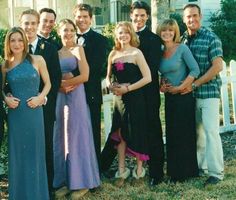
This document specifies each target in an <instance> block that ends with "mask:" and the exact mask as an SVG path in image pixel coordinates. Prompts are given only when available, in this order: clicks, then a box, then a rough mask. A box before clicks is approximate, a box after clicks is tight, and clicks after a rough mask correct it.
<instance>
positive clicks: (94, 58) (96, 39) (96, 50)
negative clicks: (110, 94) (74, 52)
mask: <svg viewBox="0 0 236 200" xmlns="http://www.w3.org/2000/svg"><path fill="white" fill-rule="evenodd" d="M83 37H84V38H85V41H84V44H83V47H84V51H85V56H86V59H87V62H88V65H89V80H88V81H87V82H86V83H85V84H84V85H85V92H86V99H87V103H88V104H92V103H98V104H101V103H102V89H101V78H102V68H103V66H104V64H105V63H106V59H107V54H108V42H107V39H106V37H104V36H103V35H101V34H99V33H97V32H96V31H94V30H92V29H90V30H89V32H87V33H86V34H85V36H83Z"/></svg>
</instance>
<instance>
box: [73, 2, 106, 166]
mask: <svg viewBox="0 0 236 200" xmlns="http://www.w3.org/2000/svg"><path fill="white" fill-rule="evenodd" d="M73 14H74V19H75V23H76V26H77V27H78V34H77V35H78V39H77V43H78V44H80V45H82V46H83V47H84V51H85V55H86V59H87V61H88V64H89V80H88V82H86V83H85V93H86V99H87V103H88V105H89V108H90V114H91V122H92V128H93V138H94V145H95V151H96V155H97V160H98V164H99V168H100V154H101V104H102V89H101V78H102V67H103V65H104V64H105V62H106V58H107V52H108V43H107V39H106V38H105V37H104V36H102V35H101V34H99V33H97V32H95V31H94V30H92V29H91V27H90V26H91V23H92V8H91V6H90V5H88V4H78V5H76V6H75V8H74V12H73Z"/></svg>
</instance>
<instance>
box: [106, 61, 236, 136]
mask: <svg viewBox="0 0 236 200" xmlns="http://www.w3.org/2000/svg"><path fill="white" fill-rule="evenodd" d="M220 76H221V79H222V87H221V109H220V116H221V125H220V133H224V132H229V131H236V61H234V60H231V61H230V63H229V66H228V67H226V63H225V62H224V66H223V71H222V72H221V73H220ZM102 86H103V88H104V87H105V81H103V82H102ZM112 102H113V95H112V94H105V95H103V112H104V129H105V135H106V137H107V136H108V134H109V132H110V128H111V123H112V113H111V112H112ZM161 117H164V116H161Z"/></svg>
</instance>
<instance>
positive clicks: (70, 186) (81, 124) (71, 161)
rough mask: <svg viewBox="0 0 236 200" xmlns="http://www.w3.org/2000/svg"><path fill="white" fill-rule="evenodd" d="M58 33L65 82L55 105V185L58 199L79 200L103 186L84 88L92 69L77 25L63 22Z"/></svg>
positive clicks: (68, 21) (67, 20) (67, 21)
mask: <svg viewBox="0 0 236 200" xmlns="http://www.w3.org/2000/svg"><path fill="white" fill-rule="evenodd" d="M58 33H59V35H60V36H61V40H62V44H63V47H62V48H61V49H60V50H59V58H60V65H61V70H62V73H63V75H62V77H63V80H62V83H61V88H60V91H59V93H58V96H57V105H56V123H55V127H54V182H53V184H54V187H55V188H59V189H58V190H57V191H56V198H63V197H64V196H65V195H67V194H69V193H71V199H78V198H79V197H81V196H83V195H84V194H86V193H87V192H88V189H91V188H95V187H98V186H99V185H100V177H99V170H98V164H97V160H96V154H95V149H94V144H93V135H92V127H91V120H90V112H89V108H88V105H87V103H86V98H85V91H84V85H83V83H84V82H86V81H87V80H88V75H89V67H88V63H87V61H86V57H85V54H84V50H83V47H82V46H78V45H76V43H75V34H76V26H75V24H74V23H73V22H72V21H71V20H69V19H63V20H61V21H60V23H59V28H58ZM77 67H78V68H79V72H80V74H79V75H78V76H75V77H73V75H72V73H71V72H72V71H73V70H75V69H76V68H77Z"/></svg>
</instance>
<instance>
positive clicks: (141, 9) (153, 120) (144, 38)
mask: <svg viewBox="0 0 236 200" xmlns="http://www.w3.org/2000/svg"><path fill="white" fill-rule="evenodd" d="M150 13H151V9H150V7H149V6H148V5H147V4H146V3H145V2H142V1H135V2H134V3H133V4H132V5H131V12H130V18H131V21H132V25H133V27H134V29H135V31H136V33H137V35H138V36H139V40H140V46H139V49H140V50H141V51H142V53H143V55H144V57H145V59H146V61H147V63H148V66H149V68H150V70H151V75H152V82H151V83H149V84H148V85H146V86H145V95H146V102H147V103H146V105H147V120H148V130H147V134H148V146H149V156H150V160H149V161H148V165H149V176H150V185H151V186H154V185H157V184H158V183H160V182H161V181H162V179H163V175H164V174H163V165H164V145H163V139H162V128H161V122H160V116H159V108H160V92H159V80H158V68H159V64H160V60H161V57H162V51H161V39H160V38H159V37H158V36H157V35H156V34H154V33H152V32H151V31H150V30H149V29H148V28H147V27H146V22H147V20H148V18H149V16H150ZM115 155H116V150H115V149H114V144H113V143H112V140H109V139H108V140H107V142H106V144H105V147H104V149H103V151H102V155H101V163H102V164H101V170H102V172H106V171H107V170H108V169H109V167H110V165H111V164H112V161H113V159H114V157H115Z"/></svg>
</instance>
